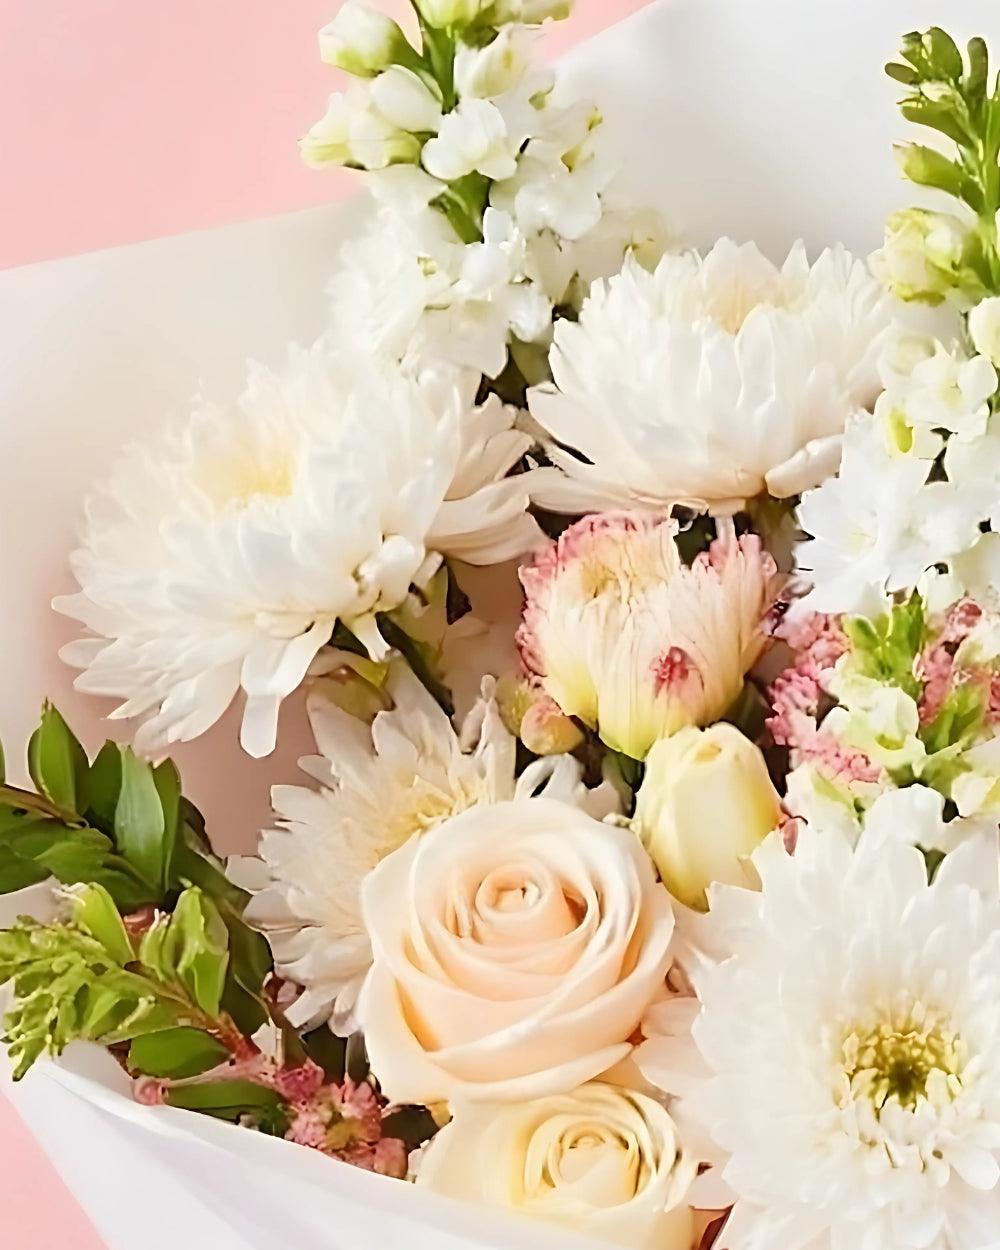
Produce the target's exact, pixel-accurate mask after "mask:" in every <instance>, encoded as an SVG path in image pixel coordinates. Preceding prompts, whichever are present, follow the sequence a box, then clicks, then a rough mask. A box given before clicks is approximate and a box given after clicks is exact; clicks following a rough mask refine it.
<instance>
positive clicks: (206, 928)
mask: <svg viewBox="0 0 1000 1250" xmlns="http://www.w3.org/2000/svg"><path fill="white" fill-rule="evenodd" d="M139 959H140V961H141V962H142V963H143V964H144V965H145V966H146V967H147V968H149V969H150V971H151V972H152V973H153V974H154V975H155V976H156V977H157V978H158V979H159V980H161V981H164V982H166V983H168V984H177V985H180V986H182V987H183V988H184V990H185V992H186V993H187V994H189V995H190V997H191V998H192V1000H193V1001H194V1002H195V1003H196V1004H197V1005H198V1007H199V1008H200V1009H201V1010H202V1011H204V1012H205V1013H206V1014H208V1015H210V1016H217V1015H218V1014H219V1010H220V1006H221V1000H222V989H223V986H224V984H225V979H226V968H227V966H228V963H229V937H228V934H227V932H226V926H225V924H224V923H223V921H222V917H221V916H220V915H219V912H218V908H217V907H216V906H215V904H214V903H213V902H212V900H211V899H210V898H208V897H206V896H205V895H204V894H203V893H202V892H201V890H199V889H196V888H195V887H191V888H189V889H187V890H185V891H184V892H183V893H182V894H181V896H180V898H179V899H178V900H177V905H176V906H175V908H174V913H173V915H172V916H164V917H161V918H160V919H159V920H158V921H157V922H156V923H155V924H154V925H153V927H152V928H151V929H149V930H147V931H146V933H145V934H144V935H143V939H142V942H141V944H140V946H139Z"/></svg>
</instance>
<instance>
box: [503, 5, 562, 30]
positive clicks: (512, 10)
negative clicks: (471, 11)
mask: <svg viewBox="0 0 1000 1250" xmlns="http://www.w3.org/2000/svg"><path fill="white" fill-rule="evenodd" d="M572 10H573V0H496V4H495V5H494V6H493V21H494V22H495V23H496V24H497V25H498V26H499V25H502V24H503V23H505V22H523V23H524V24H525V26H540V25H541V24H542V22H545V21H548V20H549V19H551V20H552V21H554V22H561V21H562V20H563V19H564V18H567V17H569V15H570V13H571V12H572Z"/></svg>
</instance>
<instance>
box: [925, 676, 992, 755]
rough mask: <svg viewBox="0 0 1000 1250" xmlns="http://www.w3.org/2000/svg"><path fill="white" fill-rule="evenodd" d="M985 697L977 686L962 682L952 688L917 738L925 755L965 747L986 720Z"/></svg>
mask: <svg viewBox="0 0 1000 1250" xmlns="http://www.w3.org/2000/svg"><path fill="white" fill-rule="evenodd" d="M986 705H987V696H986V694H985V692H984V691H983V690H982V688H981V687H980V686H979V685H976V684H974V683H972V682H965V683H963V684H962V685H959V686H956V687H955V688H954V690H952V691H951V692H950V693H949V695H948V697H947V699H945V701H944V703H942V705H941V707H940V709H939V711H938V713H937V715H936V716H935V717H934V719H933V720H932V721H931V722H930V724H929V725H924V726H922V727H921V729H920V738H921V740H922V741H923V743H924V745H925V746H926V747H927V753H928V754H929V755H935V754H937V753H938V752H939V751H946V750H948V748H949V747H955V746H959V747H967V746H971V745H972V743H973V742H974V741H975V740H976V739H977V738H978V737H979V734H980V731H981V730H982V728H983V725H984V724H985V721H986Z"/></svg>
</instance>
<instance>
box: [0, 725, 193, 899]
mask: <svg viewBox="0 0 1000 1250" xmlns="http://www.w3.org/2000/svg"><path fill="white" fill-rule="evenodd" d="M28 771H29V772H30V774H31V779H32V781H33V782H34V784H35V787H36V790H37V793H32V792H31V791H28V790H20V789H18V788H16V787H14V786H10V785H7V784H3V785H0V893H3V894H9V893H11V892H13V891H14V890H20V889H23V888H24V887H25V886H29V885H34V884H36V883H38V882H41V881H45V880H47V879H48V878H50V877H55V879H56V880H57V881H61V882H62V883H63V884H65V885H73V884H76V883H78V882H99V883H100V884H101V885H103V886H104V887H105V889H107V891H108V892H109V894H111V896H112V898H114V900H115V902H116V903H117V904H118V905H119V907H121V908H122V909H123V910H130V909H134V908H137V907H141V906H143V905H144V904H148V903H155V902H158V901H160V900H161V899H162V898H163V896H164V893H165V891H166V889H167V887H168V885H169V883H170V880H171V873H172V860H173V852H174V847H175V845H176V842H177V837H178V831H179V829H180V823H181V817H180V779H179V777H178V775H177V770H176V768H175V767H174V765H173V764H172V763H171V762H170V761H169V760H167V761H165V762H164V763H162V764H160V765H159V766H157V767H156V768H153V767H152V766H151V765H149V764H147V763H145V762H144V761H142V760H140V759H139V758H138V757H137V756H135V755H134V754H133V753H132V751H131V750H129V749H128V748H126V747H119V746H117V745H116V744H114V743H110V742H109V743H107V744H106V745H105V746H104V747H103V748H102V750H101V751H100V753H99V754H98V756H97V758H96V759H95V760H94V762H93V764H91V763H90V762H89V761H88V759H87V755H86V752H85V751H84V749H83V747H82V746H81V745H80V743H79V742H78V741H77V739H76V738H75V737H74V735H73V733H72V731H71V730H70V728H69V726H68V725H67V724H66V722H65V720H63V718H62V716H60V714H59V712H58V711H57V710H56V709H55V708H54V707H53V706H52V705H51V704H46V705H45V707H44V708H43V710H42V718H41V723H40V724H39V726H38V728H37V729H36V730H35V732H34V733H33V734H32V736H31V741H30V742H29V744H28Z"/></svg>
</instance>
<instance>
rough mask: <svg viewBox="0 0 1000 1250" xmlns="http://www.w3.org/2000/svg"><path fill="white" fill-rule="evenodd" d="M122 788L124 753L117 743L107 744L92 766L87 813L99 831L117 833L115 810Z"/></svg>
mask: <svg viewBox="0 0 1000 1250" xmlns="http://www.w3.org/2000/svg"><path fill="white" fill-rule="evenodd" d="M121 788H122V753H121V748H120V747H119V746H118V744H117V743H116V742H105V744H104V746H102V747H101V749H100V750H99V751H98V752H97V755H96V757H95V759H94V762H93V764H91V766H90V776H89V777H88V778H87V811H88V813H89V814H90V817H91V820H92V822H93V823H94V824H95V825H96V826H97V828H98V829H102V830H103V831H104V832H105V833H107V834H113V833H114V831H115V809H116V808H117V806H118V796H119V794H120V793H121Z"/></svg>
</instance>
